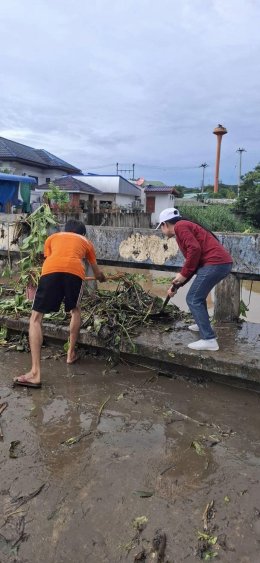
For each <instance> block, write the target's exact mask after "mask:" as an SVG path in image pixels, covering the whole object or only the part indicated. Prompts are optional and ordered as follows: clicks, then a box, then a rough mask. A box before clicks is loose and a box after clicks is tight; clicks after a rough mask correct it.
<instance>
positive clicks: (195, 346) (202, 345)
mask: <svg viewBox="0 0 260 563" xmlns="http://www.w3.org/2000/svg"><path fill="white" fill-rule="evenodd" d="M188 348H191V349H192V350H210V351H211V352H216V351H217V350H219V345H218V342H217V340H216V338H210V340H197V341H196V342H191V344H188Z"/></svg>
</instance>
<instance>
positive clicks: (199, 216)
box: [176, 204, 254, 233]
mask: <svg viewBox="0 0 260 563" xmlns="http://www.w3.org/2000/svg"><path fill="white" fill-rule="evenodd" d="M176 206H177V207H178V205H176ZM180 212H181V214H182V215H185V217H187V218H188V219H190V220H191V221H198V222H199V223H201V224H202V225H203V226H204V227H206V228H207V229H210V230H211V231H221V232H232V233H235V232H237V233H244V232H253V230H254V229H253V228H252V224H251V223H250V221H249V220H246V219H245V220H242V219H241V218H240V217H236V215H235V213H234V207H233V205H221V204H219V205H218V204H212V205H205V206H203V207H202V206H198V205H181V207H180Z"/></svg>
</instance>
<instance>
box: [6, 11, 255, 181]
mask: <svg viewBox="0 0 260 563" xmlns="http://www.w3.org/2000/svg"><path fill="white" fill-rule="evenodd" d="M259 22H260V2H259V0H161V1H158V0H93V1H92V2H90V1H88V0H74V1H72V0H8V2H4V0H2V2H1V18H0V52H1V65H0V72H1V77H0V81H1V83H0V86H1V88H0V135H1V136H4V137H7V138H9V139H13V140H16V141H19V142H21V143H25V144H28V145H31V146H33V147H35V148H45V149H46V150H49V151H50V152H53V153H54V154H56V155H57V156H60V157H61V158H64V159H65V160H67V161H68V162H70V163H71V164H74V165H76V166H78V167H79V168H81V169H82V170H83V171H84V172H88V171H93V172H97V173H103V174H106V173H107V174H113V173H115V163H116V162H119V163H120V168H126V167H127V166H126V165H127V164H131V163H135V164H136V177H139V176H143V177H145V178H147V179H154V180H155V179H157V180H162V181H164V182H166V183H168V184H171V185H172V184H176V183H177V184H180V183H182V184H186V185H190V186H195V185H199V184H200V182H201V176H202V173H201V171H202V169H200V168H198V167H199V165H200V164H201V163H203V162H207V163H208V164H209V167H208V168H207V170H206V175H205V180H206V183H208V182H211V183H212V182H213V176H214V165H215V149H216V138H215V136H214V135H213V134H212V131H213V128H214V127H215V126H216V125H217V124H218V123H221V124H223V125H224V126H225V127H227V129H228V134H227V135H226V136H225V137H224V138H223V143H222V155H221V157H222V158H221V170H220V179H222V181H223V182H231V183H236V182H237V176H238V167H237V164H238V154H237V153H236V149H237V148H238V147H244V148H245V149H246V150H247V152H246V153H244V154H243V166H242V171H243V172H245V171H246V170H249V169H252V168H253V167H254V166H255V165H256V164H257V163H258V162H259V161H260V150H259V148H260V143H259V136H260V126H259V121H260V120H259V117H260V104H259V101H260V100H259V98H260V68H259V67H260V63H259V61H260V56H259V52H260V51H259V47H260V33H259ZM107 165H109V166H107ZM101 167H102V168H101ZM126 176H127V174H126Z"/></svg>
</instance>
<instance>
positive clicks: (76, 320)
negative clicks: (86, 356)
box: [67, 307, 81, 364]
mask: <svg viewBox="0 0 260 563" xmlns="http://www.w3.org/2000/svg"><path fill="white" fill-rule="evenodd" d="M80 324H81V316H80V307H75V309H72V311H71V321H70V343H69V349H68V354H67V364H73V363H74V362H75V361H76V360H77V354H76V350H75V348H76V344H77V340H78V337H79V331H80Z"/></svg>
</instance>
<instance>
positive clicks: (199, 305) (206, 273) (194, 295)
mask: <svg viewBox="0 0 260 563" xmlns="http://www.w3.org/2000/svg"><path fill="white" fill-rule="evenodd" d="M231 269H232V264H212V266H202V267H201V268H199V269H198V270H197V273H196V274H197V275H196V278H195V280H194V282H193V284H192V286H191V287H190V289H189V291H188V293H187V297H186V301H187V305H188V307H189V309H190V312H191V314H192V316H193V318H194V320H195V322H196V324H197V325H198V327H199V329H200V335H201V338H202V339H203V340H210V339H211V338H216V336H215V333H214V330H213V329H212V327H211V324H210V321H209V314H208V309H207V302H206V298H207V296H208V294H209V292H210V291H211V290H212V289H213V287H214V286H215V285H217V283H218V282H220V281H221V280H223V279H224V278H225V277H226V276H228V274H229V273H230V272H231Z"/></svg>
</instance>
